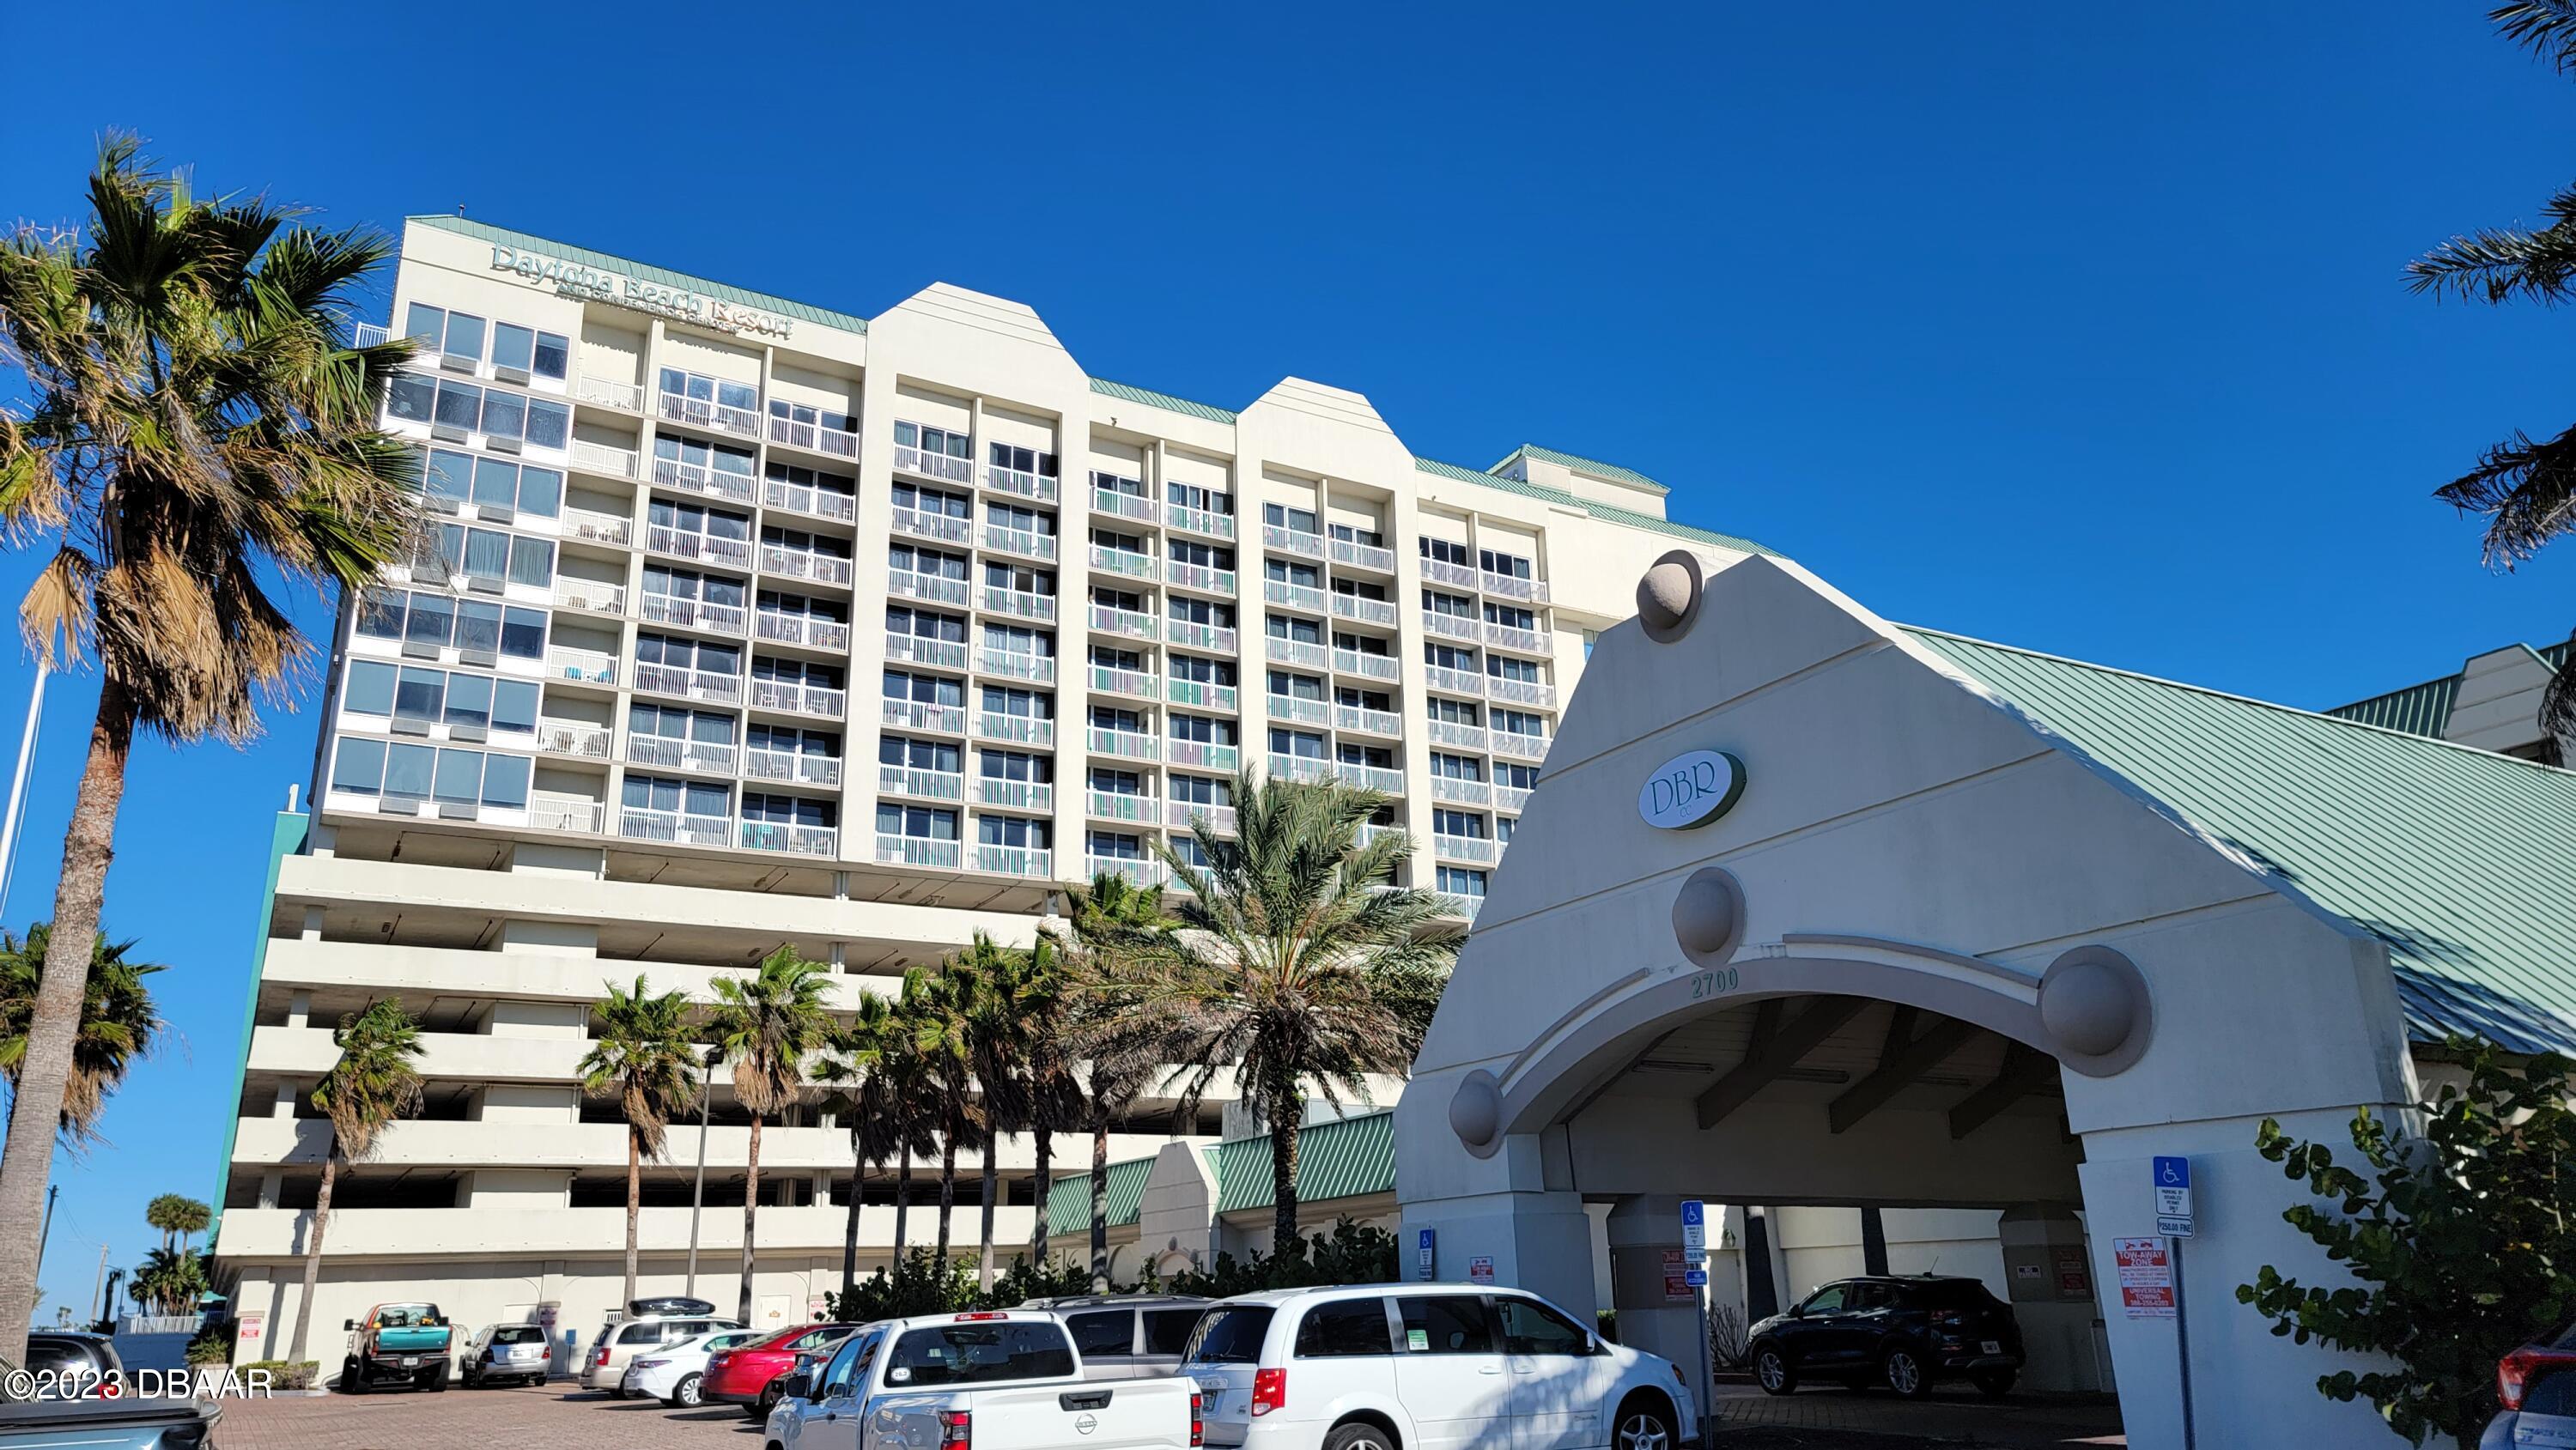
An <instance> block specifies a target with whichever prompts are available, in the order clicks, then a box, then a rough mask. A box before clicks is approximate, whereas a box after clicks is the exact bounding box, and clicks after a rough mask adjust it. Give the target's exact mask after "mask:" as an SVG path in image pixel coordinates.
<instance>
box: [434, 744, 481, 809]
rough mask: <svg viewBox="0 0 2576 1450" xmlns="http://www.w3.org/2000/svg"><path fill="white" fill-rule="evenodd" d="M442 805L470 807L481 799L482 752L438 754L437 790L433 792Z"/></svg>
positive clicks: (454, 751) (444, 751) (448, 751)
mask: <svg viewBox="0 0 2576 1450" xmlns="http://www.w3.org/2000/svg"><path fill="white" fill-rule="evenodd" d="M433 793H434V794H435V795H436V796H437V797H438V799H439V801H440V802H441V803H442V804H447V805H467V806H470V805H472V804H474V803H475V802H476V801H478V800H480V799H482V797H483V752H481V751H479V750H442V751H440V752H438V779H437V789H436V790H435V791H434V792H433Z"/></svg>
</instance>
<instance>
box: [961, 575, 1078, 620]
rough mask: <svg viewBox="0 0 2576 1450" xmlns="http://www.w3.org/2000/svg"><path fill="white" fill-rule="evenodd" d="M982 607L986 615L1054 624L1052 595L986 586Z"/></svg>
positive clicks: (995, 585) (992, 585)
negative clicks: (1001, 615)
mask: <svg viewBox="0 0 2576 1450" xmlns="http://www.w3.org/2000/svg"><path fill="white" fill-rule="evenodd" d="M959 602H960V603H963V602H964V601H963V600H960V601H959ZM983 606H984V612H985V613H987V614H1007V615H1009V616H1010V617H1012V618H1013V619H1028V620H1035V621H1036V622H1038V623H1040V624H1053V623H1054V622H1055V596H1054V595H1052V594H1038V593H1034V592H1032V591H1030V590H1026V589H1005V588H1003V587H1002V586H1001V585H999V584H987V585H985V586H984V594H983Z"/></svg>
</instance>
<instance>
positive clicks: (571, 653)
mask: <svg viewBox="0 0 2576 1450" xmlns="http://www.w3.org/2000/svg"><path fill="white" fill-rule="evenodd" d="M546 674H547V675H548V676H549V677H551V678H554V679H558V680H571V681H573V682H574V683H576V684H583V685H614V684H616V683H617V656H615V655H613V654H610V653H609V652H608V651H606V650H604V649H568V648H566V647H564V646H563V645H559V644H557V645H548V646H547V647H546Z"/></svg>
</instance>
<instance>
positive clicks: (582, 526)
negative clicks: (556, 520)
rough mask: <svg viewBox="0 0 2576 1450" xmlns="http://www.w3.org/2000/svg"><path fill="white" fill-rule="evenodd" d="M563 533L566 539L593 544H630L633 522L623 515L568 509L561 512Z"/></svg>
mask: <svg viewBox="0 0 2576 1450" xmlns="http://www.w3.org/2000/svg"><path fill="white" fill-rule="evenodd" d="M563 532H564V537H565V538H567V539H588V540H590V541H591V542H592V543H594V544H632V543H634V542H635V521H634V520H633V519H630V518H628V517H627V516H625V515H624V514H610V513H601V512H600V511H599V510H597V509H575V508H568V509H565V510H564V511H563Z"/></svg>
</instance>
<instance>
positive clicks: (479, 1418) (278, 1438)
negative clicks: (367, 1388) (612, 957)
mask: <svg viewBox="0 0 2576 1450" xmlns="http://www.w3.org/2000/svg"><path fill="white" fill-rule="evenodd" d="M1717 1420H1718V1430H1717V1435H1716V1438H1715V1443H1714V1444H1713V1446H1712V1447H1711V1450H1917V1447H1923V1450H1929V1447H1933V1446H1960V1445H1983V1446H2008V1447H2015V1450H2039V1447H2052V1450H2053V1447H2058V1446H2067V1447H2073V1446H2104V1445H2120V1444H2124V1443H2126V1442H2124V1441H2123V1440H2121V1439H2120V1438H2119V1435H2118V1432H2117V1431H2116V1430H2110V1429H2106V1428H2105V1427H2106V1425H2116V1424H2117V1423H2118V1412H2117V1411H2115V1410H2111V1409H2109V1408H2107V1407H2104V1406H2089V1405H2078V1404H2063V1403H2058V1402H2051V1401H2031V1400H2016V1401H2009V1402H2006V1403H2004V1404H2000V1405H1995V1404H1987V1403H1984V1402H1982V1401H1979V1400H1977V1399H1975V1398H1973V1397H1971V1396H1967V1395H1956V1396H1954V1395H1950V1394H1942V1395H1939V1396H1936V1397H1935V1398H1933V1399H1931V1400H1929V1401H1925V1402H1922V1403H1919V1404H1911V1405H1909V1404H1903V1403H1900V1402H1899V1401H1897V1400H1895V1399H1894V1398H1892V1397H1890V1396H1887V1395H1853V1394H1842V1393H1835V1392H1831V1391H1818V1392H1815V1393H1809V1394H1798V1395H1793V1396H1790V1397H1789V1398H1787V1399H1772V1398H1770V1397H1768V1396H1765V1395H1763V1394H1762V1393H1761V1392H1760V1391H1758V1390H1754V1389H1752V1388H1750V1387H1749V1386H1720V1387H1719V1391H1718V1403H1717ZM759 1435H760V1426H759V1424H758V1423H757V1422H755V1421H754V1420H752V1419H751V1418H750V1417H749V1416H747V1415H745V1414H743V1413H742V1412H741V1411H740V1410H737V1409H734V1408H733V1407H731V1406H724V1407H721V1408H709V1409H703V1410H668V1409H664V1408H663V1407H662V1406H661V1405H660V1404H658V1403H656V1402H654V1401H650V1400H612V1399H609V1398H608V1397H607V1396H605V1395H599V1394H592V1393H590V1392H588V1391H586V1390H574V1389H567V1388H563V1387H559V1386H550V1387H548V1388H546V1389H524V1390H470V1391H469V1390H461V1389H452V1390H449V1391H448V1392H447V1393H445V1394H443V1395H422V1394H378V1395H366V1396H360V1397H355V1398H353V1397H351V1396H348V1395H330V1396H325V1397H321V1398H308V1397H296V1398H287V1399H276V1400H253V1401H236V1402H232V1403H228V1404H227V1405H226V1406H225V1407H224V1418H223V1426H222V1429H221V1431H220V1432H219V1433H218V1435H217V1437H216V1445H217V1446H218V1447H219V1450H494V1447H496V1446H507V1447H509V1450H572V1447H585V1450H588V1447H609V1446H614V1447H617V1450H663V1447H668V1446H693V1447H696V1450H730V1447H739V1446H749V1447H752V1450H757V1447H758V1446H759V1443H760V1440H759Z"/></svg>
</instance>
